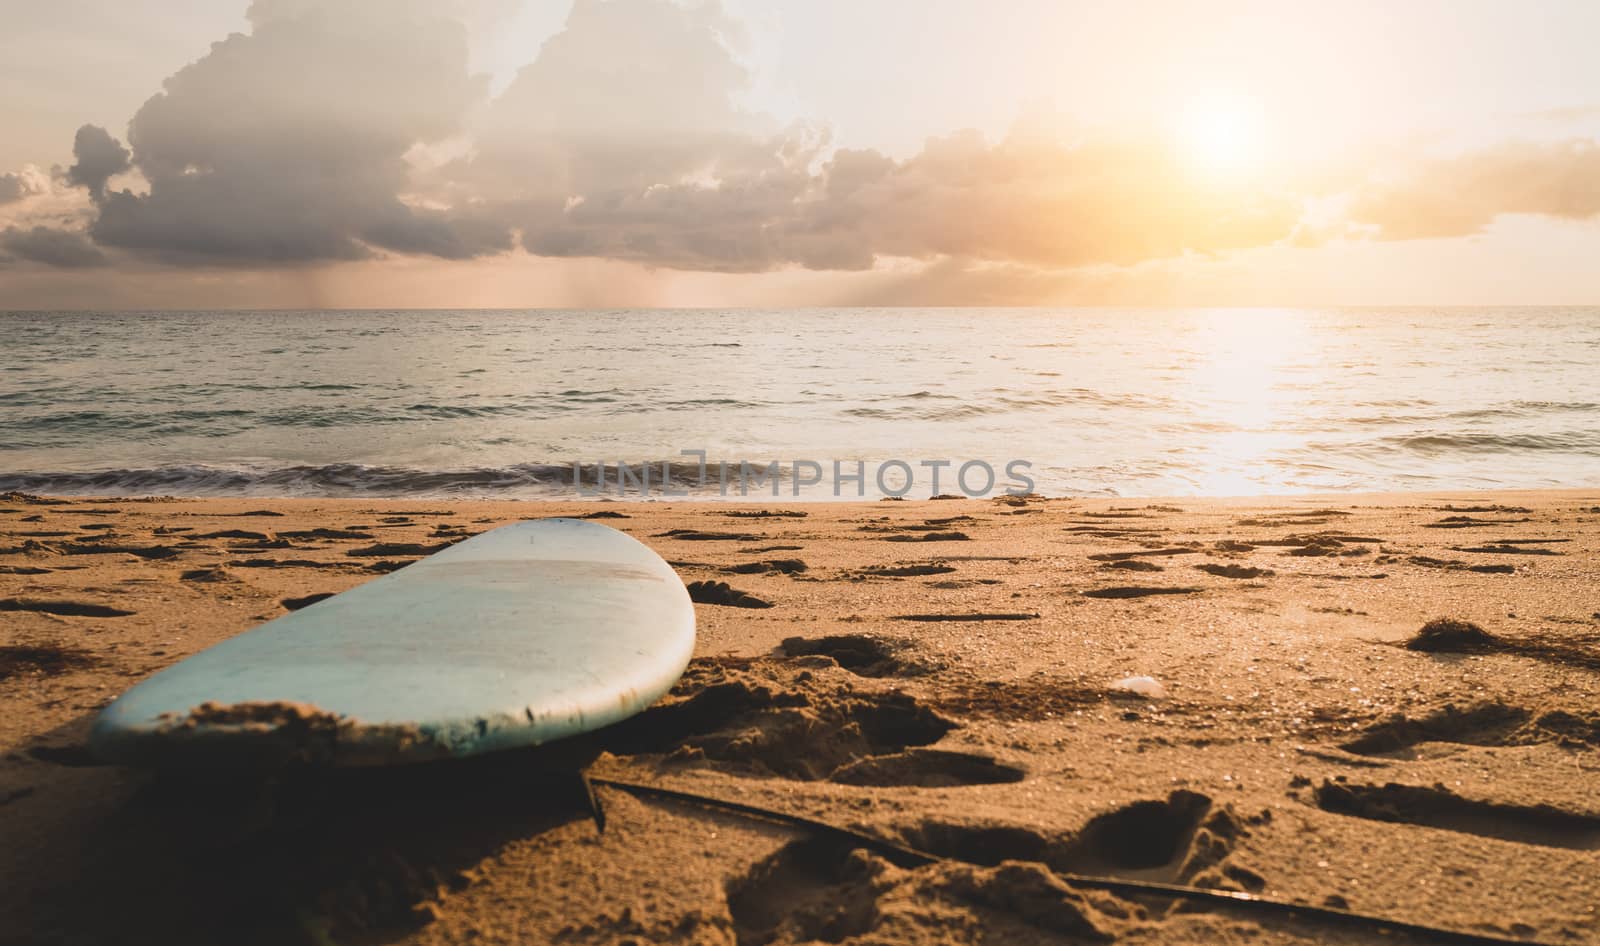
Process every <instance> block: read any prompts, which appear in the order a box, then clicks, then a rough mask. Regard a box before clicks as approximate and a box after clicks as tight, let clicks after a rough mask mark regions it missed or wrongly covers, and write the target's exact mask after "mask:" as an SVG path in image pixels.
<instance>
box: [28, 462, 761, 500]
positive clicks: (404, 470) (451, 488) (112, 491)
mask: <svg viewBox="0 0 1600 946" xmlns="http://www.w3.org/2000/svg"><path fill="white" fill-rule="evenodd" d="M646 469H648V481H646V480H645V476H646V474H645V470H646ZM748 470H749V473H748V475H749V477H750V486H749V491H750V493H751V495H771V494H772V488H773V487H772V484H773V483H777V484H779V485H780V486H781V490H780V491H781V492H782V493H783V494H784V495H789V494H790V490H789V487H788V485H787V484H788V483H789V482H790V475H791V472H792V471H791V469H790V467H788V466H786V465H784V464H782V463H778V462H770V463H750V464H749V465H748ZM740 476H741V470H740V465H739V464H738V463H729V464H728V467H727V479H728V482H729V484H730V486H729V489H730V490H731V494H732V495H738V494H739V486H738V484H739V478H740ZM646 482H648V486H649V490H650V491H651V493H652V494H653V495H660V490H661V488H662V487H663V486H666V487H669V488H670V489H672V490H673V491H675V492H688V493H691V494H697V495H715V494H717V493H719V492H720V491H721V489H722V485H721V482H720V478H719V475H718V467H717V463H716V461H711V463H710V464H709V465H708V467H707V468H706V469H705V470H704V475H703V477H702V469H701V467H700V465H699V464H698V463H696V462H684V461H683V459H682V458H681V457H680V458H674V459H671V460H658V461H654V462H644V463H632V464H626V465H624V464H618V463H603V464H597V463H581V464H572V463H518V464H511V465H508V466H502V467H468V468H464V469H456V470H424V469H416V468H411V467H400V466H369V465H366V464H360V463H327V464H321V465H296V466H283V467H260V468H257V467H247V466H236V467H235V466H211V465H206V464H185V465H176V466H159V467H143V468H135V469H106V470H74V471H56V472H24V473H0V493H5V492H24V493H44V494H49V495H58V496H106V495H155V494H165V495H173V496H270V497H284V496H316V497H371V498H379V497H384V496H412V497H457V498H472V497H492V498H502V499H504V498H513V499H514V498H529V499H553V498H577V497H578V496H579V495H592V494H594V493H595V492H603V493H605V494H608V495H623V494H626V495H628V496H630V497H632V498H639V497H640V496H641V495H642V489H643V487H644V486H645V485H646ZM619 484H626V488H623V486H621V485H619ZM580 488H581V489H580ZM763 490H765V491H766V492H765V493H763V492H762V491H763Z"/></svg>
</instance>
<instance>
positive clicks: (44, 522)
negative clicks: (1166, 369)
mask: <svg viewBox="0 0 1600 946" xmlns="http://www.w3.org/2000/svg"><path fill="white" fill-rule="evenodd" d="M550 515H593V516H599V517H604V518H602V520H601V521H604V522H605V523H606V524H608V525H611V526H614V527H616V528H618V529H622V530H624V531H626V532H628V533H630V534H632V535H634V536H636V537H637V538H639V539H640V540H642V541H644V542H646V543H648V544H649V545H651V546H652V547H653V548H655V549H656V550H657V551H659V552H660V553H661V555H662V556H663V557H665V558H666V559H668V560H669V561H670V562H672V563H673V565H674V566H675V567H676V568H677V570H678V572H679V573H680V574H681V576H682V577H683V579H684V581H685V582H686V583H694V585H693V586H694V594H695V597H696V598H697V599H698V600H700V601H701V602H702V603H700V604H698V605H697V612H698V619H699V642H698V647H697V650H696V655H697V656H696V659H695V661H694V663H693V664H692V665H691V667H690V670H689V672H688V673H687V674H686V675H685V677H684V679H683V681H682V683H681V684H680V685H679V687H678V688H677V689H676V690H675V691H674V693H673V694H672V695H671V696H669V697H668V698H667V699H666V700H665V701H663V702H662V703H661V704H658V705H657V706H656V707H655V708H653V709H651V710H650V711H647V712H646V713H645V714H644V715H642V716H640V717H638V718H636V719H635V720H634V721H632V722H630V723H628V724H624V725H623V726H621V727H619V728H617V729H616V730H614V731H609V732H605V733H601V734H599V735H597V736H596V737H595V739H594V740H592V741H591V742H590V743H589V744H587V745H586V746H585V747H583V748H584V749H585V750H587V751H590V752H596V753H598V757H597V758H596V760H595V761H594V763H593V765H592V766H591V772H592V773H593V774H594V775H596V776H598V777H601V778H609V779H616V780H623V781H631V782H639V783H648V784H651V785H658V786H664V787H669V788H674V789H679V790H683V791H688V792H694V793H698V794H701V795H707V796H714V797H718V798H725V799H733V800H737V801H740V802H743V803H746V804H751V805H757V806H761V807H764V808H769V809H772V810H776V811H781V812H787V813H793V814H799V815H804V816H807V817H811V818H817V819H822V820H824V821H828V822H831V823H834V824H838V825H843V826H847V827H849V828H852V829H856V830H860V831H864V832H867V833H869V834H872V835H874V836H877V837H881V838H885V839H889V840H893V841H897V842H900V843H903V844H906V845H909V846H911V847H914V848H917V849H919V850H923V851H927V852H930V853H933V854H936V855H940V856H943V857H947V858H951V859H952V860H950V861H947V862H944V863H939V864H934V865H924V866H897V865H896V864H895V863H892V862H891V859H888V858H885V857H883V856H881V855H879V854H873V853H868V852H865V851H861V850H853V849H852V848H853V845H851V844H848V843H844V842H841V841H839V840H838V839H829V838H827V837H819V836H816V835H813V834H808V833H806V832H803V831H799V830H796V829H794V828H792V827H787V826H784V825H782V824H777V823H771V822H766V821H762V820H759V819H755V818H751V817H747V816H742V815H737V814H733V813H729V812H722V811H713V810H707V809H704V808H701V807H697V806H694V805H691V804H686V803H683V802H676V801H668V800H663V799H660V798H653V797H645V796H637V795H634V794H630V793H628V792H625V791H621V790H618V789H615V788H609V787H605V786H604V785H602V786H600V787H598V788H597V790H596V791H597V793H598V796H599V800H600V803H601V805H602V807H603V809H604V811H605V815H606V819H607V821H606V827H605V830H604V832H603V833H602V832H598V831H597V828H596V824H595V822H594V821H593V820H592V818H591V817H590V814H589V809H588V806H587V804H586V802H585V799H584V797H583V792H582V790H581V787H580V786H578V783H576V782H575V781H574V780H571V779H565V778H560V777H553V776H549V775H545V774H541V769H542V768H543V767H544V764H543V763H542V762H541V761H540V760H539V758H537V757H536V756H532V755H529V754H523V753H511V754H502V756H500V757H488V758H485V759H483V760H479V761H477V762H474V763H471V764H449V765H440V766H423V767H419V768H413V769H408V770H398V769H396V770H378V771H357V772H350V773H338V774H336V775H334V776H331V777H325V776H315V775H305V774H298V775H290V776H285V777H283V778H281V779H278V780H276V781H274V782H273V783H271V784H263V783H261V782H260V781H259V780H243V781H242V782H240V781H235V782H231V783H230V782H226V781H207V780H199V779H179V778H164V779H157V778H152V777H151V776H149V775H146V774H143V773H137V772H132V771H128V770H122V769H117V768H110V767H103V766H96V765H93V764H92V763H93V760H92V759H91V758H90V757H89V756H88V754H87V752H86V751H85V750H84V748H83V743H84V739H85V736H86V732H87V727H88V722H89V719H90V718H91V717H92V714H93V713H94V712H95V711H96V710H97V709H98V708H100V707H101V706H103V705H104V704H105V703H106V702H107V701H109V700H110V699H111V698H112V697H114V696H115V695H116V694H117V693H119V692H121V691H122V690H123V689H125V688H126V687H128V686H129V685H131V684H133V683H134V682H136V681H137V680H139V679H141V678H143V677H145V676H147V675H149V674H151V673H153V672H155V671H157V670H159V669H161V668H162V667H165V666H167V665H169V664H171V663H173V662H174V661H177V660H179V659H182V658H183V657H185V656H187V655H189V654H192V653H194V652H195V651H197V650H199V649H201V648H203V647H205V646H207V645H209V644H213V643H215V642H217V641H220V640H222V639H224V638H226V637H228V636H230V635H233V634H237V633H239V632H241V631H243V630H246V629H248V628H250V627H252V626H254V625H256V624H258V623H260V622H262V621H264V620H268V619H270V618H273V617H277V616H279V615H282V614H284V613H286V610H287V609H290V608H294V607H299V606H305V604H306V603H307V602H308V600H310V599H314V598H315V596H317V595H323V594H328V593H335V592H339V591H342V590H344V589H347V588H350V587H352V586H354V585H357V584H359V583H361V582H363V581H366V580H369V579H371V578H373V577H375V576H376V575H378V574H381V573H384V572H387V571H390V570H393V569H395V568H399V567H403V566H404V565H405V564H407V563H409V562H411V561H414V560H416V559H417V558H418V557H420V556H422V555H425V554H427V553H428V552H430V551H432V550H434V549H437V548H440V547H442V546H444V545H445V544H448V543H450V542H454V541H458V540H460V539H461V538H463V537H466V536H469V535H472V534H475V533H477V532H479V531H482V530H484V529H488V528H491V527H493V526H494V525H496V524H499V523H504V522H510V521H514V520H517V519H521V518H531V517H540V516H550ZM1441 617H1446V618H1453V619H1457V620H1461V621H1466V622H1471V623H1473V624H1475V625H1477V626H1478V627H1480V628H1482V629H1483V630H1484V631H1485V632H1486V633H1487V634H1488V635H1489V637H1488V638H1486V639H1477V640H1475V641H1474V640H1472V639H1470V637H1469V638H1460V637H1454V636H1450V635H1445V637H1444V638H1442V643H1441V644H1440V646H1442V647H1443V649H1442V650H1440V649H1437V648H1436V649H1434V650H1414V649H1409V648H1407V647H1406V646H1405V644H1406V643H1407V642H1408V641H1410V640H1412V639H1413V637H1414V636H1415V635H1416V634H1417V632H1418V630H1419V629H1420V628H1421V627H1422V626H1423V625H1424V624H1425V623H1426V622H1428V621H1429V620H1431V619H1435V618H1441ZM1436 643H1437V642H1436ZM1134 676H1148V677H1152V678H1154V679H1155V680H1156V681H1158V682H1159V684H1160V686H1161V688H1162V689H1164V691H1165V695H1164V696H1160V697H1155V698H1150V697H1142V696H1139V695H1136V694H1134V693H1130V692H1126V691H1123V690H1119V689H1117V688H1116V687H1115V686H1114V684H1115V683H1116V682H1117V681H1119V680H1123V679H1125V678H1128V677H1134ZM1597 748H1600V493H1597V492H1594V491H1586V492H1522V493H1510V492H1496V493H1470V494H1390V495H1358V496H1350V495H1345V496H1336V497H1284V498H1270V499H1250V500H1189V499H1185V500H1175V501H1162V500H1126V499H1121V500H1113V499H1083V500H1077V499H1059V500H1041V499H1033V498H1030V499H1027V500H1021V499H1016V500H1007V501H996V500H965V499H963V500H949V501H919V502H879V503H867V504H812V503H806V504H792V503H791V504H785V503H783V502H782V501H781V500H773V501H771V502H768V503H766V504H765V505H728V504H693V503H582V504H580V503H570V504H562V503H516V502H438V501H429V502H418V501H415V500H403V501H371V500H339V501H334V500H142V499H95V500H87V499H71V500H52V499H41V498H37V497H27V496H21V495H15V494H13V495H10V496H6V497H0V839H3V843H0V942H19V943H21V942H52V943H53V942H61V943H77V942H85V943H87V942H152V943H155V942H159V943H210V942H267V943H283V942H313V943H315V942H322V943H326V942H335V943H543V942H560V943H617V944H620V943H650V942H680V943H707V944H710V943H724V944H739V946H748V944H759V943H769V942H772V943H789V942H810V941H823V942H835V943H1070V942H1087V941H1098V942H1110V941H1115V942H1119V943H1219V942H1251V943H1366V942H1384V943H1398V942H1412V941H1416V942H1422V941H1425V940H1421V939H1414V938H1411V937H1407V936H1401V935H1395V934H1384V933H1380V932H1377V931H1374V930H1371V929H1367V928H1364V927H1360V926H1340V925H1337V924H1330V923H1329V922H1326V921H1325V920H1322V919H1318V918H1316V917H1311V916H1304V915H1302V916H1298V917H1285V916H1278V915H1267V914H1263V913H1259V912H1254V911H1251V910H1249V909H1247V908H1233V907H1223V906H1217V905H1214V904H1206V903H1200V902H1196V901H1174V900H1172V899H1170V898H1160V897H1151V896H1135V895H1132V894H1127V893H1114V892H1107V891H1100V890H1092V889H1086V888H1080V887H1077V886H1074V885H1071V884H1067V883H1064V882H1063V881H1062V880H1061V879H1060V876H1059V875H1060V874H1067V873H1074V874H1085V875H1093V876H1100V877H1121V878H1134V879H1145V880H1157V881H1165V882H1171V883H1181V884H1187V885H1194V886H1203V887H1213V888H1219V889H1226V890H1239V891H1245V892H1249V893H1254V894H1259V895H1261V896H1265V897H1271V898H1274V899H1277V900H1284V901H1291V902H1297V903H1303V904H1307V905H1325V906H1331V907H1335V908H1340V909H1349V910H1353V911H1357V912H1360V913H1367V914H1380V915H1384V916H1390V917H1395V918H1401V919H1405V920H1408V921H1412V922H1416V923H1423V924H1429V925H1434V926H1439V927H1448V928H1452V929H1458V930H1467V931H1475V932H1483V933H1496V934H1499V935H1502V936H1514V937H1529V938H1535V939H1538V940H1540V941H1543V942H1552V943H1583V942H1600V913H1597V910H1600V907H1597V904H1600V791H1597V789H1600V753H1597V752H1596V749H1597Z"/></svg>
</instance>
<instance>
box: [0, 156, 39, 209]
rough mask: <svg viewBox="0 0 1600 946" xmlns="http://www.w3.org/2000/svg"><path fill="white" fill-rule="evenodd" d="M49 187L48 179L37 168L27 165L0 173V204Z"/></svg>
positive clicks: (9, 202) (37, 192)
mask: <svg viewBox="0 0 1600 946" xmlns="http://www.w3.org/2000/svg"><path fill="white" fill-rule="evenodd" d="M49 189H50V180H49V178H47V177H45V175H44V173H43V172H42V171H40V170H39V169H38V168H36V167H34V166H32V165H28V166H27V167H24V168H23V169H22V170H20V171H8V172H6V173H4V174H0V204H11V203H15V202H17V201H19V200H25V199H27V198H29V197H32V196H34V195H35V194H43V193H45V192H47V191H48V190H49Z"/></svg>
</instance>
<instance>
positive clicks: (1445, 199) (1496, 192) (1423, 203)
mask: <svg viewBox="0 0 1600 946" xmlns="http://www.w3.org/2000/svg"><path fill="white" fill-rule="evenodd" d="M1348 213H1349V218H1350V220H1351V221H1352V222H1354V223H1357V224H1363V225H1367V226H1371V227H1374V228H1375V230H1376V233H1375V235H1376V236H1377V237H1378V238H1379V239H1385V240H1415V239H1438V238H1444V237H1460V236H1470V235H1472V234H1475V233H1480V232H1482V231H1483V230H1484V229H1485V228H1486V227H1488V226H1489V225H1490V224H1491V223H1493V222H1494V220H1495V218H1496V217H1499V216H1501V215H1504V214H1537V215H1541V216H1546V217H1554V218H1558V219H1565V220H1585V219H1589V218H1592V217H1595V216H1600V145H1597V144H1596V143H1595V142H1594V141H1590V140H1584V139H1574V140H1569V141H1559V142H1537V143H1535V142H1522V143H1514V144H1506V145H1501V146H1498V147H1494V148H1487V149H1483V150H1480V151H1473V152H1469V153H1467V154H1463V155H1459V156H1456V157H1452V158H1445V159H1441V160H1435V161H1431V162H1426V163H1424V164H1421V165H1420V166H1417V167H1415V168H1413V169H1412V170H1411V171H1410V172H1409V173H1407V174H1404V175H1403V176H1401V177H1399V178H1396V179H1391V180H1387V181H1374V182H1369V183H1367V184H1365V185H1363V186H1361V187H1360V188H1358V189H1357V191H1356V192H1355V193H1354V195H1352V198H1351V201H1350V205H1349V211H1348Z"/></svg>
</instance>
